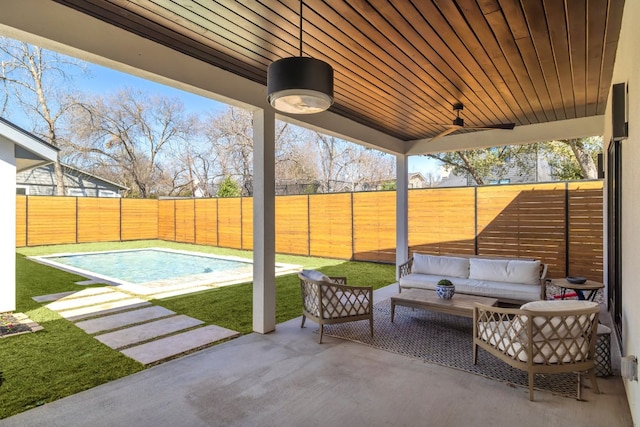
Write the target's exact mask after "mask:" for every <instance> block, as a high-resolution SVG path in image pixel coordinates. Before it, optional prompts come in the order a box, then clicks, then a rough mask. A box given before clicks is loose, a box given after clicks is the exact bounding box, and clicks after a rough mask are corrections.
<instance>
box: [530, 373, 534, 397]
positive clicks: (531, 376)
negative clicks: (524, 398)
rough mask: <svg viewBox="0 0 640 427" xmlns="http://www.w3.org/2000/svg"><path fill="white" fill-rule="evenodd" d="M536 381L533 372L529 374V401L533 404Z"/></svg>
mask: <svg viewBox="0 0 640 427" xmlns="http://www.w3.org/2000/svg"><path fill="white" fill-rule="evenodd" d="M534 379H535V374H534V373H533V372H529V400H530V401H532V402H533V381H534Z"/></svg>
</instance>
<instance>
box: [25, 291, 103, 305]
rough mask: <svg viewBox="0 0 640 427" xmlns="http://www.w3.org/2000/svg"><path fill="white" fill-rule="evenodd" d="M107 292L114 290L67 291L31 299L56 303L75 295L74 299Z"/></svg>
mask: <svg viewBox="0 0 640 427" xmlns="http://www.w3.org/2000/svg"><path fill="white" fill-rule="evenodd" d="M109 292H114V290H113V289H111V288H89V289H83V290H81V291H69V292H60V293H58V294H49V295H41V296H38V297H32V298H31V299H33V300H34V301H35V302H51V301H57V300H59V299H62V298H65V297H72V296H74V295H77V297H76V298H82V297H85V296H88V295H99V294H105V293H109Z"/></svg>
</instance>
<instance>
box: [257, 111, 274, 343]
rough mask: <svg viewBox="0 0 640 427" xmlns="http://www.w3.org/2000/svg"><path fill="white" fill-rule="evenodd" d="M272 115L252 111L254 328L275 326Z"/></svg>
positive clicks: (267, 112) (260, 329)
mask: <svg viewBox="0 0 640 427" xmlns="http://www.w3.org/2000/svg"><path fill="white" fill-rule="evenodd" d="M275 249H276V243H275V115H274V113H273V111H271V110H257V111H255V112H254V113H253V330H254V332H259V333H261V334H266V333H268V332H271V331H274V330H275V329H276V276H275V262H276V256H275V253H276V251H275Z"/></svg>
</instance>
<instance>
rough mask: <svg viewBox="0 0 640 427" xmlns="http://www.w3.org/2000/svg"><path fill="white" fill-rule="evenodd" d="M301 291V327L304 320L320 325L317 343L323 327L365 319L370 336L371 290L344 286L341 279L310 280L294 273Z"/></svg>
mask: <svg viewBox="0 0 640 427" xmlns="http://www.w3.org/2000/svg"><path fill="white" fill-rule="evenodd" d="M298 277H299V278H300V288H301V290H302V306H303V310H302V325H301V326H300V327H301V328H304V322H305V320H306V319H307V318H309V319H311V320H313V321H314V322H316V323H317V324H318V325H320V334H319V337H318V343H322V334H323V332H324V325H330V324H335V323H345V322H354V321H356V320H367V319H368V320H369V329H370V331H371V336H373V310H372V308H373V287H371V286H347V279H346V278H345V277H326V276H323V277H317V278H320V279H322V280H313V279H312V278H310V277H309V276H307V275H305V274H304V273H298Z"/></svg>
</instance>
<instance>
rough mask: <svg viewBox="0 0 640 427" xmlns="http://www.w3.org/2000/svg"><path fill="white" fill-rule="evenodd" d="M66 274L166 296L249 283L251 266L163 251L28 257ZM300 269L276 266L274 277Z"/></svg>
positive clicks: (239, 261)
mask: <svg viewBox="0 0 640 427" xmlns="http://www.w3.org/2000/svg"><path fill="white" fill-rule="evenodd" d="M30 258H31V259H33V260H35V261H38V262H40V263H43V264H47V265H50V266H53V267H56V268H59V269H62V270H65V271H69V272H72V273H76V274H79V275H81V276H85V277H87V278H89V279H90V280H91V282H92V283H95V282H99V283H107V284H110V285H118V286H122V287H124V289H126V288H127V287H128V288H129V290H131V291H132V292H135V293H139V294H152V293H159V292H168V291H170V290H172V289H178V288H180V289H183V288H186V287H194V286H197V287H202V286H205V285H206V286H208V287H217V286H222V285H226V284H233V283H241V282H246V281H250V280H251V279H252V275H253V262H252V260H249V259H243V258H238V257H221V256H215V255H210V254H204V253H195V252H188V251H177V250H172V249H164V248H146V249H131V250H118V251H105V252H86V253H75V254H72V253H65V254H55V255H47V256H38V257H30ZM299 268H300V266H295V265H289V264H276V274H278V273H280V274H282V273H285V272H293V271H296V270H297V269H299Z"/></svg>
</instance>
